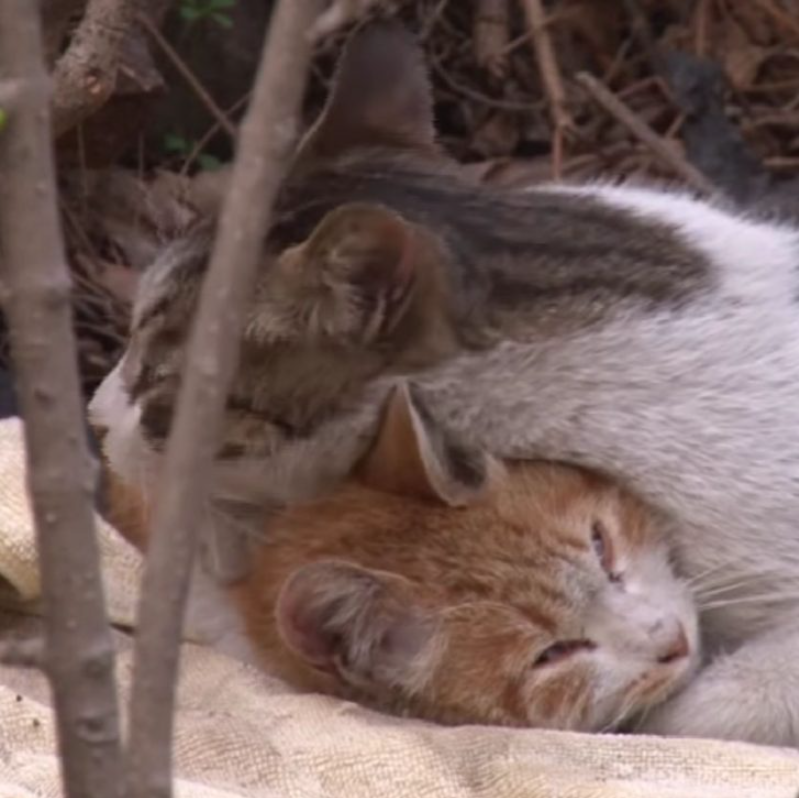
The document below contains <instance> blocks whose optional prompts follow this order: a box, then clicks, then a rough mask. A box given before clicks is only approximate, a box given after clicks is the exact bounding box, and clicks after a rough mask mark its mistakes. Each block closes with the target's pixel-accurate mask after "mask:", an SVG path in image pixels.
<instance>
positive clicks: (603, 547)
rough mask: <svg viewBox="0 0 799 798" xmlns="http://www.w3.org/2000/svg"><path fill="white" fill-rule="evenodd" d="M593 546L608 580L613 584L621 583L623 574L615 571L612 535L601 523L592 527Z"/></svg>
mask: <svg viewBox="0 0 799 798" xmlns="http://www.w3.org/2000/svg"><path fill="white" fill-rule="evenodd" d="M591 545H592V546H593V548H594V552H595V553H596V556H597V557H598V558H599V562H600V564H601V565H602V568H603V569H604V570H605V573H606V574H607V575H608V579H610V581H611V582H621V581H622V577H621V574H620V573H619V572H618V571H617V570H615V568H614V566H615V558H614V552H613V541H612V540H611V539H610V533H609V532H608V530H607V528H606V527H605V525H604V524H603V523H602V522H601V521H594V523H593V525H592V527H591Z"/></svg>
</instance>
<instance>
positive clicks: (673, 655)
mask: <svg viewBox="0 0 799 798" xmlns="http://www.w3.org/2000/svg"><path fill="white" fill-rule="evenodd" d="M690 653H691V646H690V644H689V643H688V637H687V636H686V634H685V629H683V627H682V624H678V626H677V634H676V635H674V637H672V639H671V640H670V641H669V642H668V643H667V644H666V645H664V647H663V651H662V652H661V653H660V655H659V656H658V662H660V663H662V664H663V665H667V664H668V663H670V662H676V661H677V660H678V659H683V658H684V657H687V656H688V654H690Z"/></svg>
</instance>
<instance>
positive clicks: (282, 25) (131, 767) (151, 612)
mask: <svg viewBox="0 0 799 798" xmlns="http://www.w3.org/2000/svg"><path fill="white" fill-rule="evenodd" d="M322 5H323V4H322V0H280V1H279V2H278V4H277V5H276V6H275V9H274V11H273V12H272V20H271V23H270V26H269V33H268V39H267V43H266V45H265V48H264V51H263V55H262V58H261V64H260V66H259V70H258V76H257V79H256V84H255V88H254V91H253V101H252V104H251V105H250V108H249V110H248V112H247V114H246V116H245V118H244V121H243V123H242V125H241V132H240V138H239V150H238V153H237V155H236V158H235V161H234V166H233V174H232V179H231V184H230V188H229V190H228V191H226V192H225V198H224V202H223V206H222V214H221V217H220V221H219V230H218V234H217V238H216V241H215V242H214V246H213V250H212V252H211V256H210V265H209V268H208V272H207V275H206V277H205V280H204V282H203V286H202V290H201V295H200V301H199V307H198V311H197V316H196V320H195V323H194V325H193V327H192V331H191V335H190V340H189V344H188V347H187V350H186V355H185V363H186V364H187V367H186V369H185V371H184V375H183V379H182V382H181V388H180V392H179V395H178V400H177V409H176V415H175V421H174V424H173V427H172V430H171V433H170V436H169V440H168V443H167V449H166V454H165V461H164V467H163V480H162V482H163V484H164V489H163V490H162V491H160V492H159V495H158V496H157V497H156V501H155V506H154V508H153V521H152V532H151V537H150V545H149V550H148V556H147V563H146V568H145V574H144V579H143V583H142V590H141V595H142V603H141V606H140V609H139V629H140V632H139V635H138V636H137V638H136V650H135V661H134V682H133V689H132V696H131V708H130V709H131V712H130V735H129V740H130V743H129V748H128V762H127V766H128V767H127V772H126V786H127V790H128V792H127V795H128V798H153V796H158V798H168V796H171V794H172V785H171V781H170V772H171V756H172V728H173V711H174V704H175V680H176V675H177V666H178V658H179V638H180V631H181V627H182V621H183V615H184V609H185V601H186V594H187V591H188V586H189V578H190V574H191V569H192V558H193V556H194V553H195V550H196V548H197V528H198V527H199V525H200V521H201V517H202V512H203V507H204V506H205V503H204V501H203V497H204V496H206V495H207V492H208V487H209V480H210V476H211V465H212V458H213V455H214V452H215V450H216V447H217V445H218V440H219V435H220V431H221V423H222V419H221V414H222V408H223V405H224V402H225V399H226V396H227V391H228V386H229V385H230V381H231V379H232V376H233V373H234V371H235V369H236V366H237V362H238V349H239V346H238V344H239V336H240V333H241V320H242V317H243V315H244V314H243V312H242V309H243V307H244V306H245V302H246V300H247V298H248V296H249V293H250V290H251V285H252V283H253V281H254V278H255V273H256V269H257V266H258V263H259V261H260V253H261V242H262V239H263V236H264V235H265V232H266V230H267V229H268V226H269V217H270V213H271V207H272V204H273V202H274V198H275V196H276V194H277V191H278V187H279V184H280V181H281V179H282V176H283V170H284V169H285V165H286V163H287V161H288V157H289V154H290V147H291V145H292V143H293V141H294V138H295V134H296V131H297V129H298V127H299V117H300V110H301V105H302V100H303V92H304V89H305V86H306V83H307V78H308V72H309V64H310V60H311V56H312V50H313V47H312V39H311V36H310V35H309V32H310V31H311V30H312V29H313V26H314V23H315V22H316V20H317V18H318V15H319V12H320V11H321V10H322Z"/></svg>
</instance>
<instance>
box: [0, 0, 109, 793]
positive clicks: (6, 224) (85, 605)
mask: <svg viewBox="0 0 799 798" xmlns="http://www.w3.org/2000/svg"><path fill="white" fill-rule="evenodd" d="M0 94H3V95H4V96H6V97H8V98H10V105H9V106H8V107H6V111H7V112H8V124H7V127H6V128H5V129H4V130H3V131H1V132H0V175H2V179H0V241H2V248H3V261H2V264H0V269H2V271H0V278H2V282H3V292H4V295H5V299H6V300H7V301H5V302H4V305H5V310H6V313H7V317H8V322H9V328H10V333H11V344H12V357H13V361H14V364H15V367H16V373H17V378H18V386H19V398H20V402H21V406H22V412H23V416H24V419H25V442H26V446H27V457H28V487H29V490H30V493H31V495H32V499H33V513H34V519H35V523H36V535H37V543H38V547H39V560H40V565H41V574H42V585H43V594H44V595H43V598H44V607H45V634H46V639H45V646H44V656H43V663H42V664H43V667H44V669H45V671H46V673H47V676H48V677H49V679H50V682H51V685H52V689H53V693H54V703H55V709H56V724H57V729H58V742H59V751H60V758H61V767H62V771H63V776H64V782H65V793H66V794H67V795H68V796H72V797H73V798H78V796H80V797H81V798H91V797H92V796H95V797H96V798H107V797H108V796H114V795H118V794H119V786H120V777H121V760H120V741H119V725H118V715H117V702H116V693H115V688H114V681H113V663H114V655H113V643H112V639H111V633H110V629H109V626H108V623H107V620H106V616H105V608H104V605H103V589H102V583H101V581H100V571H99V554H98V548H97V542H96V539H95V535H94V512H93V470H92V466H91V462H90V460H89V453H88V449H87V445H86V439H85V434H84V426H83V415H82V409H81V399H80V390H79V384H78V373H77V352H76V345H75V339H74V335H73V330H72V319H71V312H70V281H69V274H68V270H67V266H66V260H65V254H64V246H63V241H62V238H61V230H60V226H59V220H58V215H57V210H56V188H55V170H54V165H53V154H52V149H51V147H52V145H51V137H50V111H49V102H50V82H49V79H48V77H47V75H46V73H45V69H44V63H43V55H42V44H41V31H40V29H39V4H38V3H36V2H32V0H0Z"/></svg>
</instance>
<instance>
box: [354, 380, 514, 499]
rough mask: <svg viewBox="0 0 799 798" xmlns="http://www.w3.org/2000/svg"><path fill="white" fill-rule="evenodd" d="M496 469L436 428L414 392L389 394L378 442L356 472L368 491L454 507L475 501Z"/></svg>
mask: <svg viewBox="0 0 799 798" xmlns="http://www.w3.org/2000/svg"><path fill="white" fill-rule="evenodd" d="M498 470H499V465H498V464H497V463H496V462H495V461H493V459H492V458H490V457H489V456H488V455H487V454H486V453H485V452H482V451H479V450H477V449H473V448H471V447H469V446H466V445H465V444H463V443H462V442H460V441H458V440H456V438H455V436H453V435H452V434H450V433H448V432H445V431H444V430H443V429H441V428H440V426H439V425H438V424H437V423H436V421H435V418H434V417H433V415H432V413H431V412H430V410H429V409H428V408H427V406H426V405H425V403H424V401H423V400H422V397H421V395H420V393H419V391H418V389H417V388H415V387H414V386H413V385H410V384H403V385H400V386H398V387H397V388H395V389H394V390H393V391H392V394H391V396H390V397H389V400H388V403H387V406H386V408H385V411H384V414H383V419H382V422H381V425H380V428H379V431H378V434H377V438H376V440H375V442H374V444H373V446H372V449H371V451H370V452H369V453H368V454H367V455H366V457H365V458H364V460H363V461H362V463H360V464H359V466H358V468H357V476H358V477H359V478H360V479H361V481H362V482H363V483H364V484H366V485H368V486H369V487H372V488H375V489H376V490H383V491H387V492H389V493H396V494H399V495H404V496H414V497H416V498H424V499H431V500H433V501H438V502H444V503H445V504H448V505H450V506H452V507H458V506H462V505H466V504H469V503H471V502H473V501H475V500H477V499H478V498H479V497H480V496H481V495H482V494H483V493H484V491H485V490H486V488H487V487H488V483H489V478H490V476H491V474H492V472H493V473H497V472H498Z"/></svg>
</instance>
